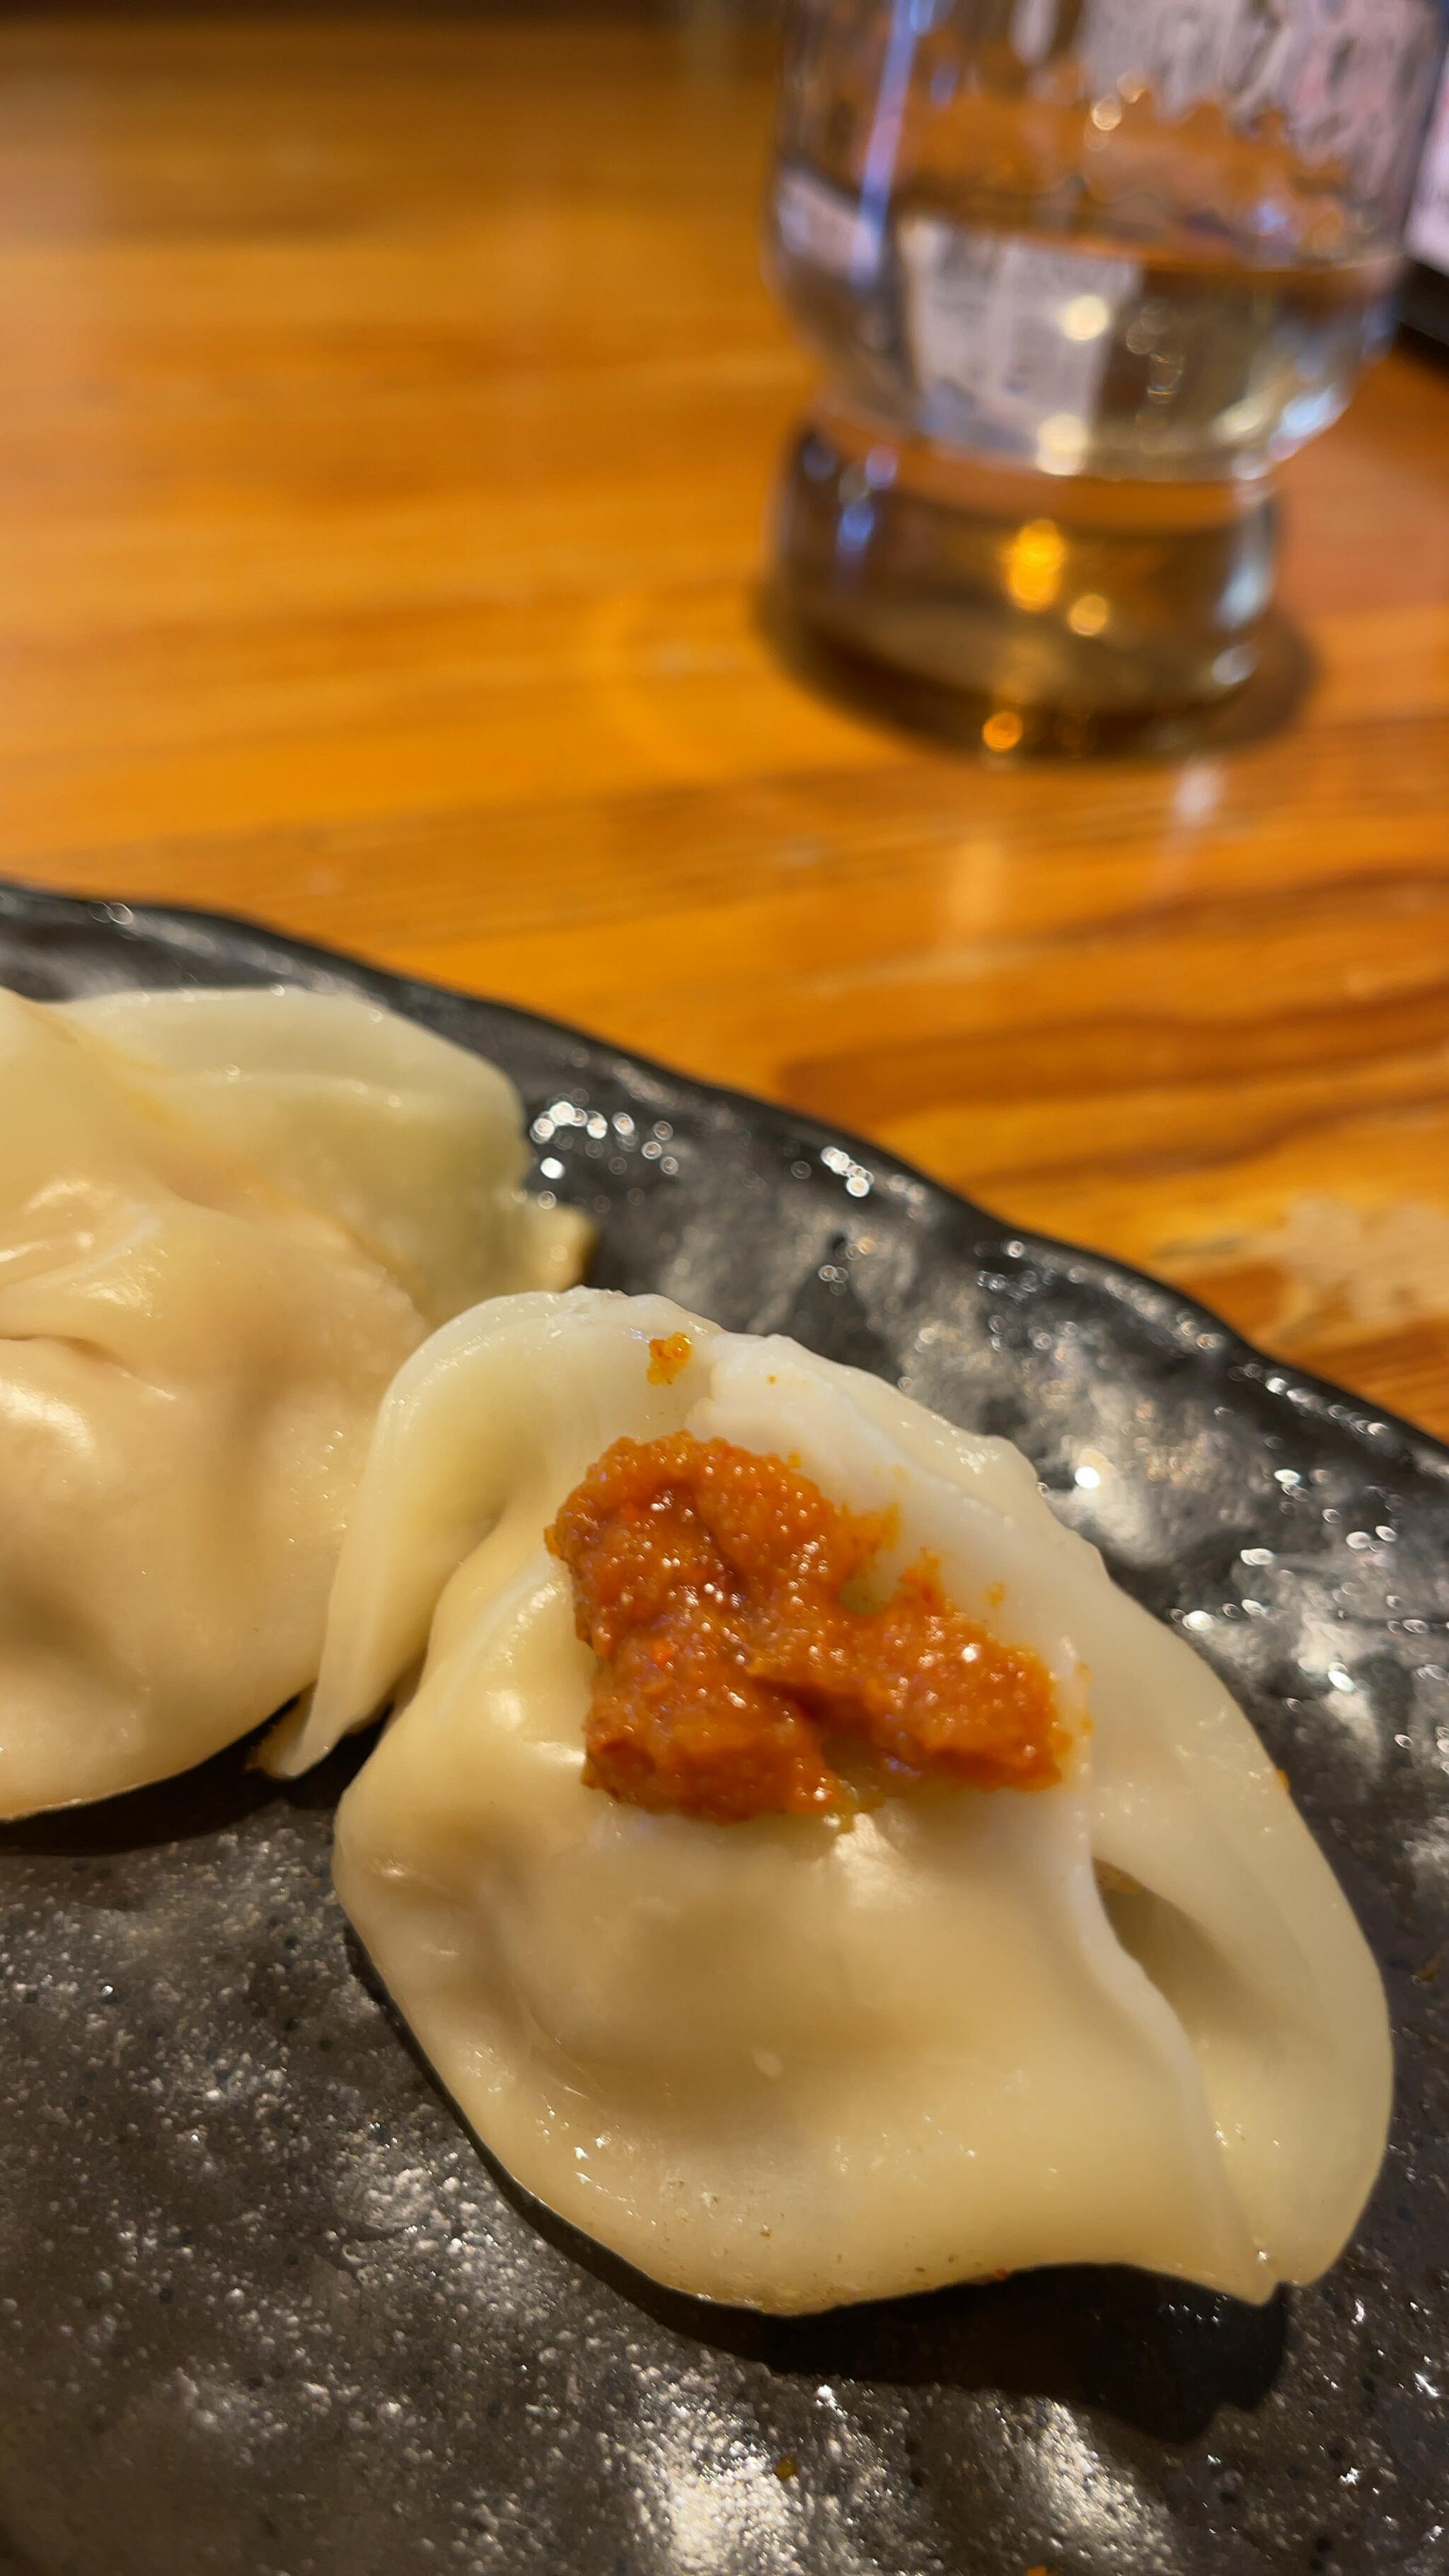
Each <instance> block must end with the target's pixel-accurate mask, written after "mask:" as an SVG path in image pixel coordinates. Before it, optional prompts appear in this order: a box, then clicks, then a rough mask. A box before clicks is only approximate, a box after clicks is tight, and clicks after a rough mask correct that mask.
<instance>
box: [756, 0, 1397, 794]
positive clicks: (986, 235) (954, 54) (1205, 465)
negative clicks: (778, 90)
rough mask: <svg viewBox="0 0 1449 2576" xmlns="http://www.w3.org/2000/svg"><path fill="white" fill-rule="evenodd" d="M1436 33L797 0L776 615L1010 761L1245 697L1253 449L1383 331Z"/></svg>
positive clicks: (1368, 3) (1369, 15)
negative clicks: (788, 356)
mask: <svg viewBox="0 0 1449 2576" xmlns="http://www.w3.org/2000/svg"><path fill="white" fill-rule="evenodd" d="M1443 35H1444V23H1443V15H1442V11H1441V7H1440V0H794V6H793V12H792V18H791V25H790V39H789V49H788V54H787V61H786V68H785V74H784V82H783V90H782V98H781V110H780V122H779V137H778V149H777V154H776V159H775V165H774V171H773V177H772V183H771V191H770V202H769V214H768V242H767V256H768V264H769V268H770V272H771V275H772V278H773V281H774V283H775V285H776V287H777V290H778V292H779V294H780V296H781V297H782V299H783V300H784V302H785V304H786V306H787V307H788V309H789V311H790V313H791V315H792V316H793V318H794V320H795V322H796V324H797V325H798V327H799V329H800V331H801V332H802V333H803V335H804V336H805V338H806V339H807V340H808V341H809V342H810V343H811V344H812V345H813V347H814V349H815V350H816V352H817V353H818V355H819V357H820V358H821V360H822V362H823V368H824V380H823V388H822V391H821V394H820V397H819V399H818V402H817V404H816V407H815V409H814V412H813V415H812V417H811V419H810V421H809V422H808V424H807V426H806V427H805V429H804V431H803V433H802V434H801V436H800V438H799V440H798V442H797V444H796V446H795V448H794V451H793V453H792V455H791V457H790V459H789V461H788V464H787V467H786V473H785V480H784V486H783V491H782V495H781V501H780V509H779V521H778V529H777V538H776V544H777V574H776V596H777V601H778V603H779V604H780V606H782V607H783V609H784V611H785V613H786V615H787V617H788V619H789V620H790V622H791V623H792V624H798V625H801V626H803V627H804V628H805V630H806V631H807V633H809V634H811V635H813V636H814V637H816V638H820V639H823V640H824V641H825V642H826V643H827V644H828V645H829V646H832V647H834V648H837V649H839V648H844V650H845V652H846V653H847V655H849V656H850V657H851V658H852V659H853V660H856V661H859V660H862V659H863V660H864V661H865V662H866V663H868V664H874V665H876V666H877V667H878V668H879V667H880V666H884V667H885V668H886V669H887V670H888V671H890V672H892V673H894V674H895V675H896V679H897V682H899V680H900V679H901V677H904V678H905V680H906V682H907V685H908V687H909V686H911V685H914V684H925V685H926V687H927V689H928V690H929V691H930V692H931V693H933V694H935V695H939V693H940V692H941V691H942V690H943V689H944V690H945V691H947V692H949V693H950V702H951V703H952V704H953V705H956V704H957V703H959V702H960V701H962V700H964V701H965V705H966V712H967V717H968V721H969V723H970V724H971V725H975V726H979V728H980V730H981V732H982V734H984V737H985V739H986V741H987V742H988V744H991V745H993V746H994V747H995V748H998V749H1002V750H1007V749H1012V748H1015V747H1016V746H1017V745H1018V744H1021V743H1025V744H1028V745H1030V744H1032V743H1043V744H1045V743H1055V744H1056V745H1057V746H1058V747H1060V748H1064V749H1073V748H1082V747H1085V746H1086V745H1087V744H1088V743H1090V742H1094V741H1100V740H1103V739H1110V738H1111V737H1112V735H1113V734H1114V732H1118V733H1120V732H1121V731H1122V730H1123V729H1124V728H1125V729H1126V730H1127V731H1128V732H1129V733H1130V731H1131V730H1132V729H1133V728H1134V727H1137V726H1140V725H1141V723H1142V721H1143V720H1144V719H1145V718H1154V719H1157V718H1161V717H1162V716H1163V715H1165V714H1171V713H1172V712H1173V711H1181V710H1186V709H1189V708H1192V707H1195V706H1202V705H1204V704H1205V703H1209V702H1211V701H1213V700H1214V699H1217V698H1220V697H1222V696H1224V695H1225V694H1227V693H1228V692H1230V691H1232V690H1234V689H1236V688H1238V687H1240V686H1241V684H1242V683H1243V682H1244V681H1245V680H1246V679H1247V678H1248V677H1249V675H1250V674H1251V672H1252V671H1253V670H1254V668H1255V666H1256V663H1257V659H1258V653H1259V646H1260V641H1261V636H1262V629H1263V619H1264V612H1265V610H1266V608H1267V605H1268V602H1269V600H1270V598H1271V594H1272V587H1273V574H1274V551H1275V506H1274V500H1273V482H1274V472H1275V469H1276V467H1277V466H1278V465H1279V464H1280V462H1281V461H1282V460H1283V459H1284V458H1285V457H1288V456H1290V455H1291V454H1292V453H1293V451H1294V449H1295V448H1297V447H1299V446H1301V445H1302V443H1303V442H1304V440H1305V439H1309V438H1312V437H1313V436H1315V435H1316V433H1317V432H1318V431H1319V430H1322V429H1325V428H1326V427H1327V426H1328V424H1329V423H1330V422H1331V421H1332V420H1334V419H1336V418H1337V416H1338V414H1339V413H1340V412H1341V411H1342V409H1343V407H1344V405H1345V403H1346V402H1347V400H1348V397H1349V393H1350V391H1351V389H1352V386H1353V383H1354V379H1355V377H1356V375H1357V373H1358V370H1359V369H1360V368H1361V367H1362V365H1363V364H1364V362H1365V360H1366V359H1368V358H1370V357H1371V356H1373V355H1374V354H1375V353H1376V352H1377V351H1378V350H1379V349H1381V348H1382V346H1383V344H1384V342H1385V339H1386V337H1387V335H1388V332H1389V329H1390V327H1391V320H1392V296H1393V287H1394V281H1395V277H1396V273H1397V268H1398V258H1399V240H1400V235H1401V231H1402V227H1403V223H1404V219H1405V214H1406V210H1407V205H1408V201H1409V196H1410V192H1411V189H1412V185H1413V179H1414V172H1415V165H1416V161H1417V157H1418V152H1419V147H1420V143H1421V140H1422V134H1423V128H1424V123H1425V120H1426V117H1427V114H1428V110H1429V106H1430V103H1431V100H1432V95H1433V89H1434V83H1435V76H1436V71H1437V67H1438V62H1439V58H1440V54H1441V50H1442V45H1443Z"/></svg>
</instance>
